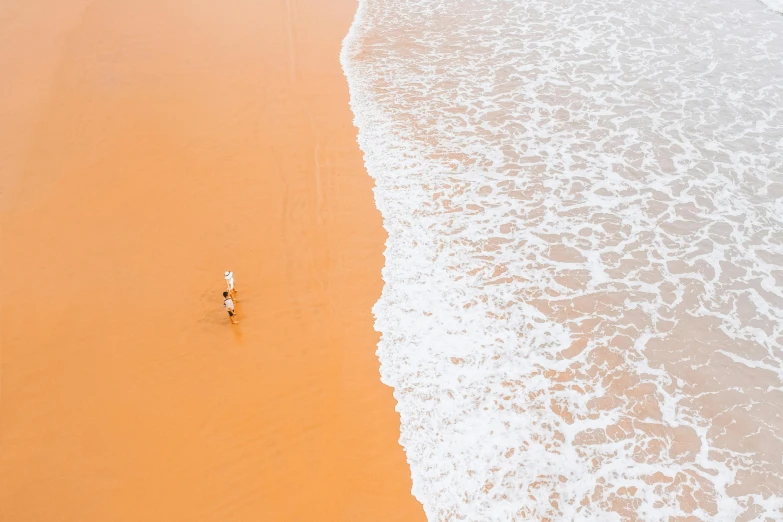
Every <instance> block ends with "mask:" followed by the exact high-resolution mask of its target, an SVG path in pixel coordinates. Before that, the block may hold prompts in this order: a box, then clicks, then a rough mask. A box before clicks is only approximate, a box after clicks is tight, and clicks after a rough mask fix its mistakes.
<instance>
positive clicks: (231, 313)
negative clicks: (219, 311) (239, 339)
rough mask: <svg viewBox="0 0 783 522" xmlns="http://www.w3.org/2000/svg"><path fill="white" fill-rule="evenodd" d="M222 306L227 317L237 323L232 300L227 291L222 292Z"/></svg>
mask: <svg viewBox="0 0 783 522" xmlns="http://www.w3.org/2000/svg"><path fill="white" fill-rule="evenodd" d="M223 306H224V307H225V308H226V311H227V312H228V318H229V319H231V322H232V323H233V324H237V323H238V322H239V321H238V320H237V313H236V310H234V301H232V300H231V296H229V295H228V292H223Z"/></svg>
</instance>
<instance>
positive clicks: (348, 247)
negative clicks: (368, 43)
mask: <svg viewBox="0 0 783 522" xmlns="http://www.w3.org/2000/svg"><path fill="white" fill-rule="evenodd" d="M355 8H356V4H355V2H353V1H349V0H337V1H335V0H329V1H327V0H320V1H318V0H307V1H305V0H270V1H268V2H261V1H259V0H239V1H237V2H228V3H226V2H218V1H216V0H133V1H130V0H126V1H123V2H119V1H114V2H110V1H92V2H90V1H87V0H63V1H59V2H51V1H48V2H44V1H43V0H13V1H8V2H4V4H3V6H2V7H0V44H1V45H0V77H2V78H3V79H2V81H0V111H2V112H1V113H0V191H2V196H1V197H2V201H1V203H2V206H1V207H0V209H1V210H0V212H1V214H0V218H1V219H2V222H1V223H0V225H2V276H1V277H2V289H1V290H0V291H1V292H2V294H1V295H2V323H1V324H0V327H1V328H2V330H1V333H2V346H0V520H1V521H3V522H5V521H8V522H29V521H42V522H43V521H45V522H58V521H66V520H68V521H78V522H86V521H100V522H107V521H133V522H140V521H144V522H151V521H166V522H174V521H183V522H186V521H187V522H193V521H220V522H229V521H278V520H279V521H298V520H302V521H316V520H318V521H321V520H335V521H366V520H372V521H379V520H404V521H416V520H423V519H424V516H423V512H422V509H421V506H420V505H419V504H418V503H417V502H416V501H415V500H414V499H413V497H412V496H411V495H410V487H411V483H410V477H409V470H408V467H407V465H406V462H405V458H404V454H403V451H402V449H401V448H400V447H399V446H398V444H397V439H398V436H399V418H398V416H397V414H396V413H395V412H394V400H393V398H392V394H391V390H390V389H389V388H387V387H385V386H383V385H382V384H381V383H380V382H379V376H378V362H377V359H376V357H375V354H374V351H375V344H376V342H377V334H376V333H375V332H373V329H372V317H371V312H370V308H371V306H372V304H373V303H374V301H375V300H376V299H377V297H378V295H379V293H380V290H381V280H380V269H381V266H382V255H381V251H382V243H383V240H384V234H383V229H382V228H381V219H380V216H379V214H378V212H377V211H376V209H375V207H374V204H373V200H372V193H371V188H372V181H371V179H370V178H369V177H368V176H367V175H366V173H365V172H364V169H363V166H362V162H361V156H360V153H359V150H358V147H357V145H356V142H355V134H356V131H355V129H354V127H353V126H352V124H351V118H352V116H351V113H350V110H349V108H348V92H347V86H346V82H345V79H344V77H343V75H342V71H341V70H340V64H339V61H338V53H339V47H340V43H341V40H342V38H343V36H344V35H345V34H346V32H347V30H348V26H349V24H350V22H351V19H352V17H353V13H354V10H355ZM227 269H231V270H234V271H235V273H236V283H237V288H238V289H239V297H240V303H239V312H240V314H241V315H240V319H241V324H240V325H239V326H237V327H232V326H231V325H229V323H228V317H227V316H226V314H225V313H224V311H223V309H222V298H221V296H220V292H222V290H223V288H224V282H223V279H222V273H223V271H224V270H227Z"/></svg>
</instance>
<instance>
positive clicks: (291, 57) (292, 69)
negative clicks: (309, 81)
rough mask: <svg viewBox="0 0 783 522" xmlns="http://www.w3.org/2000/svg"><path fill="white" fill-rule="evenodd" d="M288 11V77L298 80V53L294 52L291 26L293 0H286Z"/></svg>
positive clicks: (292, 80) (294, 80)
mask: <svg viewBox="0 0 783 522" xmlns="http://www.w3.org/2000/svg"><path fill="white" fill-rule="evenodd" d="M285 13H286V24H285V25H286V31H287V32H288V78H289V79H290V80H291V82H292V83H293V82H296V53H295V52H294V34H293V30H292V29H291V26H292V25H293V20H292V16H291V0H285Z"/></svg>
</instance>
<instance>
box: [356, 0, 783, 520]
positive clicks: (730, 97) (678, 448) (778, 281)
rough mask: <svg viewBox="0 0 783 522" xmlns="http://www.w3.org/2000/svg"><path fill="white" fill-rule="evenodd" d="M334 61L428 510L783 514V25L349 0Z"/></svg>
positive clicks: (518, 4)
mask: <svg viewBox="0 0 783 522" xmlns="http://www.w3.org/2000/svg"><path fill="white" fill-rule="evenodd" d="M341 59H342V63H343V67H344V70H345V73H346V76H347V77H348V80H349V85H350V91H351V107H352V110H353V112H354V114H355V122H356V125H357V127H358V129H359V144H360V146H361V149H362V151H363V152H364V157H365V162H366V166H367V170H368V172H369V174H370V175H371V176H372V177H373V178H374V179H375V182H376V188H375V198H376V202H377V206H378V208H379V209H380V211H381V213H382V215H383V218H384V227H385V228H386V230H387V231H388V234H389V238H388V241H387V243H386V252H385V256H386V264H385V267H384V269H383V279H384V281H385V286H384V290H383V294H382V297H381V298H380V300H379V301H378V303H377V304H376V305H375V308H374V313H375V317H376V329H377V330H378V331H380V332H381V334H382V335H381V341H380V344H379V346H378V352H377V354H378V357H379V359H380V361H381V374H382V380H383V382H384V383H386V384H388V385H390V386H392V387H393V388H394V394H395V397H396V399H397V401H398V405H397V409H398V411H399V413H400V416H401V421H402V427H401V438H400V442H401V444H402V445H403V447H404V448H405V451H406V454H407V458H408V462H409V464H410V466H411V473H412V477H413V492H414V494H415V496H416V497H417V498H418V499H419V500H420V501H421V502H422V503H423V505H424V508H425V511H426V513H427V516H428V518H429V520H432V521H447V520H449V521H458V520H467V521H482V522H483V521H489V520H492V521H511V520H585V521H587V520H589V521H621V520H622V521H626V520H649V521H657V520H672V521H680V520H682V521H684V520H705V521H707V520H710V521H734V520H739V521H751V520H758V521H768V520H775V521H777V520H783V416H781V412H783V16H780V15H778V14H777V13H775V12H773V11H771V10H770V9H768V8H767V7H765V6H764V5H763V4H761V3H759V2H755V1H753V0H733V1H724V0H703V1H694V0H684V1H682V0H681V1H674V0H644V1H642V0H593V1H586V0H527V1H523V0H494V1H491V2H488V1H486V0H459V1H457V0H406V1H404V2H402V1H399V0H361V1H360V6H359V11H358V12H357V15H356V19H355V21H354V24H353V26H352V28H351V31H350V33H349V35H348V36H347V38H346V40H345V42H344V45H343V52H342V56H341ZM688 517H690V518H688Z"/></svg>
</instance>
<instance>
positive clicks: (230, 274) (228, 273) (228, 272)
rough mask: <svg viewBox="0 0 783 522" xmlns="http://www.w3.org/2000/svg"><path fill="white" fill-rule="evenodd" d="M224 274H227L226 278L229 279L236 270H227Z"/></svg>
mask: <svg viewBox="0 0 783 522" xmlns="http://www.w3.org/2000/svg"><path fill="white" fill-rule="evenodd" d="M223 275H225V276H226V279H228V278H229V277H231V276H233V275H234V272H230V271H228V270H226V273H225V274H223Z"/></svg>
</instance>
